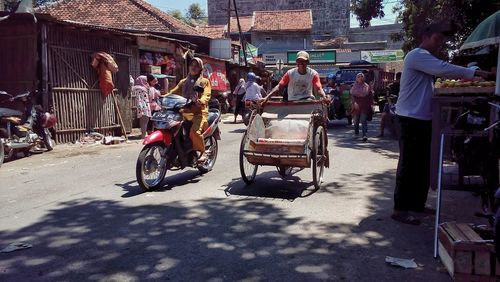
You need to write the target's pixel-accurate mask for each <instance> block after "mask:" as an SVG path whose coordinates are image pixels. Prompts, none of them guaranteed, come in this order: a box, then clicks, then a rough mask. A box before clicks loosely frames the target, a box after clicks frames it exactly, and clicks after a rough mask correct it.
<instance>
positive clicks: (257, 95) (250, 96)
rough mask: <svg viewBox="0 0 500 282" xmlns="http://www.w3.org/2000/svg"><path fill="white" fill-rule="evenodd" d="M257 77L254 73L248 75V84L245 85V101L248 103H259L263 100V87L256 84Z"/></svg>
mask: <svg viewBox="0 0 500 282" xmlns="http://www.w3.org/2000/svg"><path fill="white" fill-rule="evenodd" d="M256 78H257V77H256V75H255V73H253V72H249V73H248V74H247V83H246V85H245V90H246V93H245V96H244V97H243V100H244V101H245V102H247V101H252V102H258V101H260V100H262V98H263V97H262V87H261V86H260V85H259V84H257V82H256Z"/></svg>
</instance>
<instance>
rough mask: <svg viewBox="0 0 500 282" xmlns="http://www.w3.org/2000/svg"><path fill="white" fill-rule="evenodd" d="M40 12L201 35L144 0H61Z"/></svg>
mask: <svg viewBox="0 0 500 282" xmlns="http://www.w3.org/2000/svg"><path fill="white" fill-rule="evenodd" d="M117 8H118V9H117ZM37 12H38V13H48V14H50V15H51V16H53V17H54V18H57V19H60V20H71V21H76V22H81V23H86V24H91V25H97V26H106V27H109V28H115V29H123V30H129V31H134V30H136V31H148V32H166V33H183V34H196V35H198V32H197V31H196V29H195V28H193V27H191V26H189V25H187V24H185V23H183V22H182V21H180V20H178V19H176V18H174V17H172V16H170V15H169V14H167V13H165V12H163V11H161V10H160V9H158V8H156V7H154V6H153V5H151V4H149V3H147V2H146V1H143V0H113V1H110V0H71V1H66V0H61V1H57V2H54V3H52V4H48V5H45V6H42V7H40V8H38V9H37Z"/></svg>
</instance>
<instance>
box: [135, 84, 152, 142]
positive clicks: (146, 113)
mask: <svg viewBox="0 0 500 282" xmlns="http://www.w3.org/2000/svg"><path fill="white" fill-rule="evenodd" d="M132 91H133V92H134V95H135V99H136V102H137V118H138V119H139V124H140V127H141V139H144V138H146V133H147V128H148V122H149V119H150V118H151V116H152V114H151V105H150V102H149V97H150V95H149V91H150V86H149V84H148V78H147V76H145V75H141V76H139V77H137V78H136V80H135V84H134V86H133V87H132Z"/></svg>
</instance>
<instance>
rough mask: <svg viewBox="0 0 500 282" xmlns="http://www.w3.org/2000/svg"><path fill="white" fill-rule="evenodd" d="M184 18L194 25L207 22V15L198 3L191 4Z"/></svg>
mask: <svg viewBox="0 0 500 282" xmlns="http://www.w3.org/2000/svg"><path fill="white" fill-rule="evenodd" d="M184 18H185V21H186V22H187V23H188V24H190V25H192V26H197V25H200V24H207V15H206V13H205V11H204V10H203V9H202V8H201V6H200V4H198V3H193V4H191V5H189V8H188V9H187V11H186V15H185V16H184Z"/></svg>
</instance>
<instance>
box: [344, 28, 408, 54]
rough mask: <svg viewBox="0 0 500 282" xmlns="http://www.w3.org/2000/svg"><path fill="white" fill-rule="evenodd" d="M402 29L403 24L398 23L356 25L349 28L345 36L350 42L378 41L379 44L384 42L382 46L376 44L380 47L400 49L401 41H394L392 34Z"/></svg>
mask: <svg viewBox="0 0 500 282" xmlns="http://www.w3.org/2000/svg"><path fill="white" fill-rule="evenodd" d="M402 29H403V26H402V25H401V24H400V23H395V24H385V25H377V26H369V27H367V28H361V27H356V28H351V29H349V33H348V35H347V37H348V41H349V42H350V43H356V42H379V44H380V43H384V44H383V46H378V47H379V48H381V49H389V50H396V49H401V47H402V46H403V41H394V40H393V39H392V35H393V34H397V33H400V32H401V31H402ZM349 47H350V46H349ZM376 47H377V46H376ZM352 49H354V48H352Z"/></svg>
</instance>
